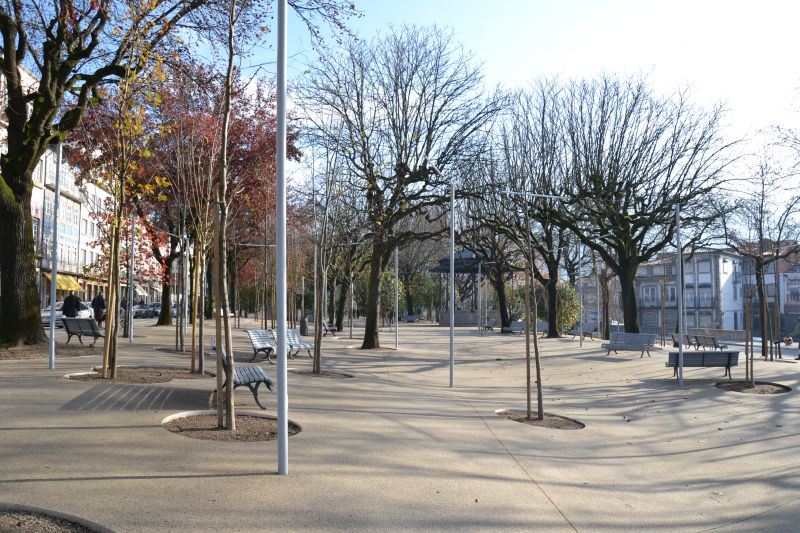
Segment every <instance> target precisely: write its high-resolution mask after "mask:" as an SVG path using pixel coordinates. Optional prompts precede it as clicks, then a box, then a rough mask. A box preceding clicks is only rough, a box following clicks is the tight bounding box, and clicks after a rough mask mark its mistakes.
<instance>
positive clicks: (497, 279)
mask: <svg viewBox="0 0 800 533" xmlns="http://www.w3.org/2000/svg"><path fill="white" fill-rule="evenodd" d="M489 283H490V284H491V285H492V288H494V290H495V292H496V293H497V306H498V307H499V308H500V326H501V327H503V328H507V327H509V326H511V315H510V314H509V313H508V300H507V299H506V279H505V277H504V276H503V273H502V272H500V271H499V270H498V269H494V268H493V269H492V270H490V271H489Z"/></svg>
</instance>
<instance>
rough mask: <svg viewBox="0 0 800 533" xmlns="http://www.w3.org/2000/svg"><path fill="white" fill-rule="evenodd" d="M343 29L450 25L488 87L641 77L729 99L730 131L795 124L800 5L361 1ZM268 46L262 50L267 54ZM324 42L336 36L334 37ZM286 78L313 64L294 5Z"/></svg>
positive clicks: (762, 0)
mask: <svg viewBox="0 0 800 533" xmlns="http://www.w3.org/2000/svg"><path fill="white" fill-rule="evenodd" d="M356 6H357V7H358V8H359V9H360V10H361V11H362V12H363V14H364V16H363V17H361V18H359V19H354V20H352V21H351V24H350V26H351V27H352V28H353V30H354V31H355V32H356V33H357V34H358V35H359V36H360V37H361V38H364V39H370V38H371V37H373V36H375V35H376V34H378V33H379V32H381V31H386V30H387V28H388V27H389V25H390V24H394V25H395V26H399V25H402V24H404V23H409V24H419V25H436V26H439V27H450V28H452V29H453V30H454V32H455V38H456V39H457V40H458V41H460V42H461V43H462V44H463V45H464V46H465V48H467V49H468V50H470V51H472V52H473V53H474V54H475V57H476V59H477V60H478V61H481V62H482V63H483V64H484V73H485V76H486V83H487V85H489V86H493V85H495V84H501V85H503V86H505V87H509V88H511V87H521V86H525V85H526V84H527V83H528V82H530V81H531V80H534V79H536V78H537V77H541V76H554V75H558V76H561V77H562V78H572V77H590V76H593V75H596V74H598V73H600V72H603V71H607V72H616V73H623V74H638V73H645V74H647V75H648V76H649V79H650V81H651V83H652V84H653V85H654V86H655V87H656V88H657V90H661V91H671V90H674V89H676V88H679V87H685V86H687V85H689V86H691V88H692V94H693V96H694V100H695V101H696V102H698V103H701V104H703V105H712V104H714V103H716V102H724V103H725V104H726V106H727V108H728V109H729V113H728V121H729V123H730V127H731V132H732V133H733V134H734V135H735V136H737V137H738V136H744V135H753V134H754V133H755V131H756V130H757V129H758V128H764V127H767V126H770V125H773V124H778V123H780V124H782V125H784V126H793V127H794V126H800V120H798V116H800V113H799V112H798V111H797V110H800V106H798V105H796V104H795V103H794V101H795V100H797V99H798V96H800V92H799V91H798V88H799V87H800V60H799V59H798V49H799V48H800V47H798V41H797V38H796V31H797V30H796V25H797V23H798V21H800V16H798V15H800V4H798V3H796V2H791V1H789V0H785V1H776V0H759V1H750V2H743V1H737V0H734V1H719V0H694V1H690V0H671V1H669V2H665V1H651V0H639V1H634V0H550V1H546V0H528V1H526V0H505V1H494V2H492V1H487V0H483V1H480V2H479V1H477V0H405V1H399V0H362V1H358V0H356ZM274 37H275V36H274V34H273V35H272V41H273V43H271V44H272V46H273V47H272V48H271V49H267V50H265V51H264V52H262V53H261V54H259V56H260V58H262V59H263V60H267V59H268V58H270V56H271V57H273V58H274V55H273V54H274ZM331 45H332V46H335V43H334V42H333V41H331ZM289 54H290V67H289V71H290V77H294V76H297V75H300V74H302V72H303V70H304V67H305V64H306V62H308V61H313V60H314V57H315V52H314V51H313V50H312V47H311V43H310V38H309V37H308V34H307V32H306V30H305V29H304V28H303V27H302V24H300V23H299V21H298V19H297V17H296V16H295V15H294V14H293V13H290V19H289Z"/></svg>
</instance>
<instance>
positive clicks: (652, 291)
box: [642, 286, 658, 305]
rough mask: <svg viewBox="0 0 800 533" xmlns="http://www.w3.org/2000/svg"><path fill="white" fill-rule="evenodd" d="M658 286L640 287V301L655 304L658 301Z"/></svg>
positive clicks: (645, 303)
mask: <svg viewBox="0 0 800 533" xmlns="http://www.w3.org/2000/svg"><path fill="white" fill-rule="evenodd" d="M657 289H658V287H652V286H650V287H642V303H643V304H644V305H655V304H656V303H658V296H657V294H658V293H657V292H656V291H657Z"/></svg>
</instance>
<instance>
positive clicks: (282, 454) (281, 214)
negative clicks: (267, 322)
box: [275, 0, 289, 476]
mask: <svg viewBox="0 0 800 533" xmlns="http://www.w3.org/2000/svg"><path fill="white" fill-rule="evenodd" d="M286 10H287V0H279V1H278V76H277V77H278V82H277V86H278V90H277V104H278V105H277V108H278V109H277V115H278V117H277V130H278V131H277V135H276V136H277V157H276V159H277V176H276V177H277V180H276V187H275V189H276V194H275V197H276V198H275V203H276V204H277V206H276V211H277V212H276V219H277V220H276V222H277V224H276V225H277V228H276V229H277V231H276V233H277V245H278V254H277V265H276V269H275V270H276V271H277V272H276V273H277V278H278V279H277V285H278V313H277V314H278V323H277V326H278V328H277V329H278V346H277V348H278V372H277V373H278V376H277V377H278V393H277V396H278V402H277V403H278V406H277V407H278V431H277V433H278V474H280V475H284V476H285V475H287V474H288V473H289V395H288V391H287V383H286V381H287V375H286V366H287V365H286Z"/></svg>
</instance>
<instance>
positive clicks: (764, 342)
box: [755, 258, 769, 359]
mask: <svg viewBox="0 0 800 533" xmlns="http://www.w3.org/2000/svg"><path fill="white" fill-rule="evenodd" d="M755 271H756V272H755V274H756V292H757V294H758V314H759V317H758V325H759V327H760V328H761V331H760V333H761V357H763V358H764V359H766V358H767V355H768V353H767V351H768V350H769V325H768V323H767V321H768V318H769V317H768V316H767V313H768V310H767V289H766V287H765V286H764V264H763V262H762V261H761V260H760V259H759V258H756V268H755Z"/></svg>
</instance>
